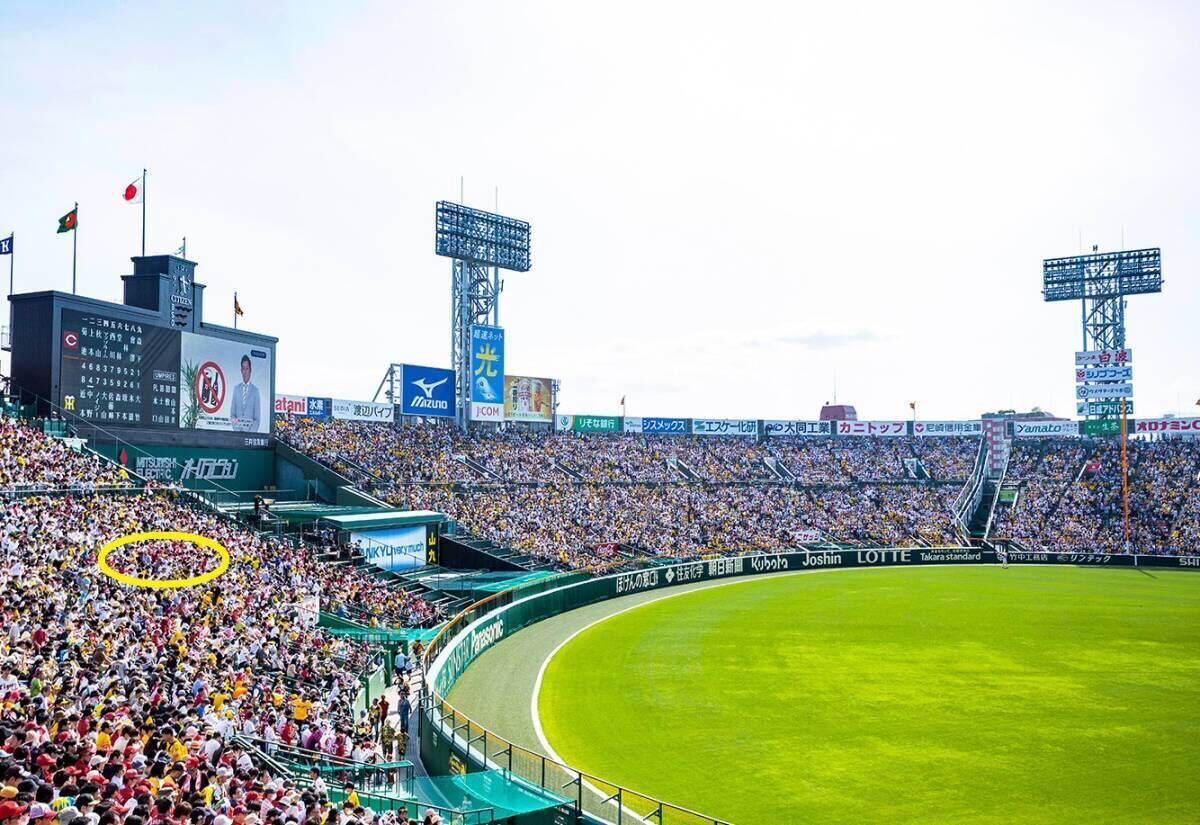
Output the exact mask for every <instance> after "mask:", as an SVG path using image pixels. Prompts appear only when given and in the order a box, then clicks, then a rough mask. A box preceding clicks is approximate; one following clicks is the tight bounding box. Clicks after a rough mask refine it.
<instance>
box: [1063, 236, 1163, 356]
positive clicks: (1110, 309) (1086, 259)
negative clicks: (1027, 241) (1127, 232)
mask: <svg viewBox="0 0 1200 825" xmlns="http://www.w3.org/2000/svg"><path fill="white" fill-rule="evenodd" d="M1150 292H1162V257H1161V255H1160V252H1159V250H1158V249H1157V248H1155V249H1133V250H1129V251H1126V252H1096V251H1095V247H1092V254H1091V255H1075V256H1073V257H1070V258H1049V259H1047V260H1044V261H1042V296H1043V297H1044V298H1045V300H1046V301H1080V302H1081V303H1082V308H1081V313H1082V314H1081V317H1082V320H1083V346H1082V349H1083V350H1085V351H1086V350H1116V349H1125V296H1126V295H1142V294H1145V293H1150Z"/></svg>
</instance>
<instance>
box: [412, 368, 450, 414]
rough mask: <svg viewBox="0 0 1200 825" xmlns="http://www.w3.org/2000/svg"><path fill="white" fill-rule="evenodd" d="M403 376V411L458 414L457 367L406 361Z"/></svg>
mask: <svg viewBox="0 0 1200 825" xmlns="http://www.w3.org/2000/svg"><path fill="white" fill-rule="evenodd" d="M400 380H401V383H402V385H403V386H404V393H403V395H402V396H401V401H400V412H401V413H402V414H403V415H429V416H435V417H437V418H453V417H454V370H446V369H441V368H439V367H418V366H416V365H414V364H403V365H401V367H400Z"/></svg>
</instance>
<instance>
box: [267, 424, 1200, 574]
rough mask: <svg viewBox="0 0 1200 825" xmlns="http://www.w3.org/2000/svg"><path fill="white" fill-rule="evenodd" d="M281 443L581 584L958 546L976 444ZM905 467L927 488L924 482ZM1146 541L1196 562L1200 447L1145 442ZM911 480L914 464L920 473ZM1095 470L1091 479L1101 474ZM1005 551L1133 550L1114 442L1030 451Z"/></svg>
mask: <svg viewBox="0 0 1200 825" xmlns="http://www.w3.org/2000/svg"><path fill="white" fill-rule="evenodd" d="M277 427H278V435H279V436H280V437H281V438H283V439H284V440H285V441H287V442H289V443H290V444H292V445H293V446H295V447H296V448H297V449H300V450H301V451H304V452H307V453H309V454H310V455H313V456H314V457H316V458H317V459H319V460H321V461H323V462H324V463H326V464H328V465H329V466H330V467H332V468H334V469H336V470H338V471H339V472H342V473H344V474H346V475H347V476H348V477H350V478H351V479H352V480H354V481H356V482H358V483H361V484H364V485H367V486H370V487H372V488H373V489H375V490H376V492H377V493H378V494H379V495H381V496H382V497H384V498H386V499H387V500H388V501H390V502H392V503H394V504H397V505H400V506H405V507H413V508H428V509H434V510H439V511H442V512H445V513H447V514H449V515H450V516H451V517H452V518H454V519H457V520H458V521H459V522H460V523H462V524H463V525H465V526H466V527H468V528H469V529H470V530H471V531H473V532H474V533H476V534H478V535H480V536H481V537H484V538H487V539H490V540H492V541H494V542H496V543H498V544H502V545H506V546H510V547H513V548H516V549H520V550H524V551H526V552H528V553H531V554H533V555H535V556H540V557H543V558H546V559H549V560H553V561H556V562H559V563H562V564H564V565H566V566H570V567H588V566H591V565H594V564H596V563H598V562H602V561H604V554H603V552H602V551H598V550H597V549H596V548H597V547H598V546H603V545H606V544H608V543H613V542H619V543H623V544H627V545H630V546H632V547H634V548H636V549H638V550H641V551H644V552H646V553H650V554H656V555H693V554H704V553H711V552H719V553H728V552H744V551H748V550H769V549H778V548H782V547H787V546H794V545H795V544H796V543H797V541H799V540H800V538H802V537H803V538H805V539H806V540H811V537H812V536H813V535H814V533H815V534H817V535H819V536H820V537H821V538H822V539H825V540H829V541H835V542H845V543H869V544H890V545H918V544H926V545H930V544H944V543H954V542H955V541H956V538H955V533H954V530H953V527H952V523H951V516H950V512H949V509H948V508H949V505H950V503H951V502H952V501H953V499H954V497H955V495H956V494H957V493H958V491H959V489H960V488H961V486H962V483H963V482H964V481H965V479H966V478H967V477H968V475H969V474H970V471H971V468H972V466H973V463H974V459H975V454H976V451H977V449H978V441H977V440H976V439H973V438H961V437H960V438H887V439H883V438H847V439H836V440H833V439H824V438H796V439H789V438H778V439H772V440H770V441H768V442H767V443H755V442H754V441H752V440H750V439H745V438H736V437H713V436H710V437H690V438H689V437H680V436H643V435H596V434H586V435H579V434H574V433H562V434H552V433H544V432H542V433H538V432H511V431H510V432H499V433H487V434H483V435H480V436H477V437H473V438H470V439H468V438H464V437H463V436H462V435H461V434H459V433H458V432H457V431H455V430H453V429H451V428H449V427H435V426H405V427H395V426H392V425H385V424H374V423H365V422H347V421H335V420H330V421H318V420H313V419H307V418H291V419H280V420H279V422H278V424H277ZM906 459H916V460H918V461H919V462H920V465H919V466H920V467H921V468H923V470H924V472H923V473H920V474H919V475H920V477H919V478H914V477H913V475H914V474H913V473H911V472H910V470H909V467H908V466H906ZM1129 462H1130V468H1131V496H1130V501H1131V507H1130V512H1131V517H1132V518H1133V520H1134V523H1133V524H1132V526H1131V539H1132V541H1133V542H1134V544H1136V545H1137V546H1138V548H1139V549H1140V550H1142V551H1144V552H1155V553H1180V552H1183V551H1184V549H1185V548H1187V547H1192V546H1194V542H1195V538H1196V535H1197V519H1198V517H1200V504H1198V503H1197V501H1196V496H1197V474H1198V472H1200V445H1197V444H1196V443H1194V442H1188V441H1178V440H1175V441H1157V442H1148V441H1131V442H1130V447H1129ZM909 463H910V464H911V462H909ZM1089 466H1093V467H1094V468H1095V469H1094V471H1093V472H1088V471H1087V468H1088V467H1089ZM1006 481H1007V483H1009V484H1012V485H1014V486H1015V488H1016V490H1015V500H1014V501H1013V502H1010V503H1004V504H1001V505H1000V507H999V509H998V511H997V514H996V521H995V524H994V526H993V530H992V535H993V536H997V537H1005V538H1012V539H1016V540H1017V541H1019V542H1021V543H1022V544H1023V545H1024V546H1026V547H1027V548H1029V549H1031V550H1055V551H1075V552H1095V551H1099V552H1117V551H1119V550H1120V549H1121V548H1122V547H1123V544H1124V543H1123V535H1122V506H1121V487H1120V455H1119V451H1118V449H1117V447H1116V445H1115V442H1112V441H1100V442H1086V443H1085V442H1083V441H1080V440H1079V439H1052V438H1037V439H1025V440H1018V441H1017V442H1016V443H1015V445H1014V451H1013V454H1012V457H1011V460H1010V466H1009V471H1008V474H1007V476H1006Z"/></svg>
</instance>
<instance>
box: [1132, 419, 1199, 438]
mask: <svg viewBox="0 0 1200 825" xmlns="http://www.w3.org/2000/svg"><path fill="white" fill-rule="evenodd" d="M1130 431H1131V432H1135V433H1191V434H1193V435H1200V418H1139V419H1138V420H1137V421H1136V422H1132V423H1131V424H1130Z"/></svg>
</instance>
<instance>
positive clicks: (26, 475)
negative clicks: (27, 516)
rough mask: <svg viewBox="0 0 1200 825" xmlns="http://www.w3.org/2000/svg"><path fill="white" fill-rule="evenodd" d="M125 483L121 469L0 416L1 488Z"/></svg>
mask: <svg viewBox="0 0 1200 825" xmlns="http://www.w3.org/2000/svg"><path fill="white" fill-rule="evenodd" d="M128 483H129V476H128V474H127V473H126V472H125V471H124V470H123V469H122V468H119V467H114V466H113V465H111V464H106V463H104V462H103V461H101V460H100V458H99V457H97V456H96V455H94V454H91V453H83V452H79V451H76V450H72V449H71V448H70V447H69V446H67V443H66V442H65V441H63V440H62V439H59V438H47V437H46V436H45V435H44V434H43V433H42V432H41V431H40V430H38V429H36V428H35V427H33V426H31V425H29V424H27V423H24V422H21V421H20V420H18V419H15V418H2V417H0V490H16V489H32V490H49V489H55V488H59V487H73V488H78V489H91V488H96V487H118V486H126V485H128Z"/></svg>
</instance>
